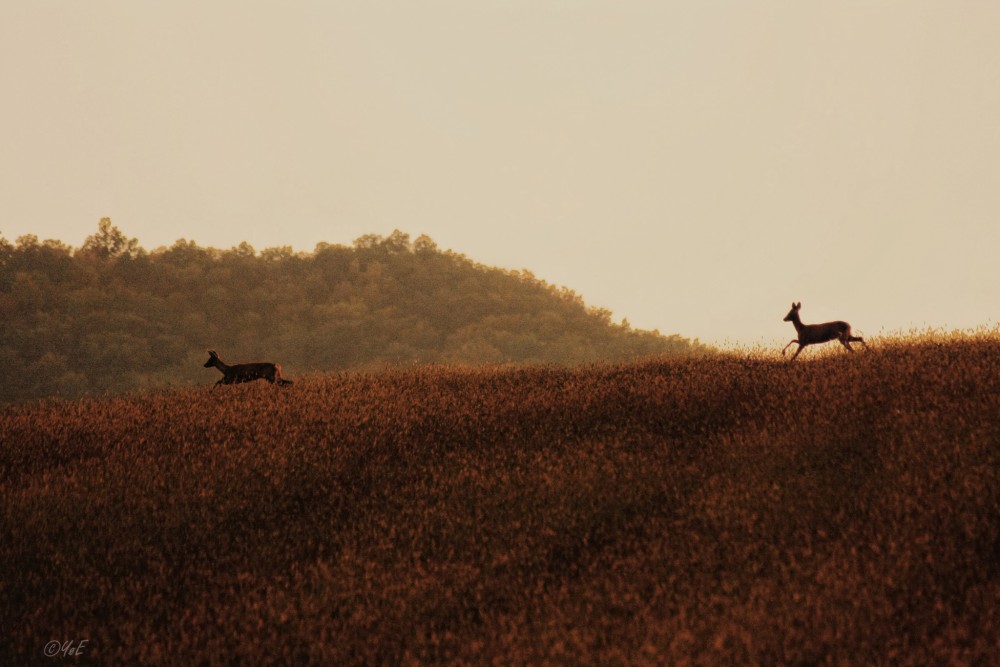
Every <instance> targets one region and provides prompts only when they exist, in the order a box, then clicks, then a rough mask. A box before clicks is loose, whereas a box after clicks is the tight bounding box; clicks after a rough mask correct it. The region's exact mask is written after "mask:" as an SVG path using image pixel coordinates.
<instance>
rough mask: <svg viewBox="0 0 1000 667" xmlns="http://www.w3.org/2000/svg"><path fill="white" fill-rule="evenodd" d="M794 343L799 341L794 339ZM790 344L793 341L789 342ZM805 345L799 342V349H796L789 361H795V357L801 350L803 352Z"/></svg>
mask: <svg viewBox="0 0 1000 667" xmlns="http://www.w3.org/2000/svg"><path fill="white" fill-rule="evenodd" d="M792 343H799V341H797V340H795V341H792ZM789 345H791V343H789ZM786 347H787V346H786ZM804 347H805V345H803V344H802V343H799V349H797V350H795V354H793V355H792V358H791V359H789V361H795V357H797V356H799V352H801V351H802V349H803V348H804Z"/></svg>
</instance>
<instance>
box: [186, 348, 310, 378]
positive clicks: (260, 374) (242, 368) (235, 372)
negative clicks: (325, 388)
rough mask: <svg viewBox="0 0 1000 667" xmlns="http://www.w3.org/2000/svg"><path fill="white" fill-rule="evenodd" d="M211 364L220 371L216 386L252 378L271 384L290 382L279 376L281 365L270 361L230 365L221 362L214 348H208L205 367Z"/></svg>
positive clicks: (209, 366)
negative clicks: (220, 374) (220, 376)
mask: <svg viewBox="0 0 1000 667" xmlns="http://www.w3.org/2000/svg"><path fill="white" fill-rule="evenodd" d="M212 366H215V367H216V368H218V369H219V370H220V371H222V379H221V380H219V381H218V382H216V383H215V386H216V387H218V386H219V385H220V384H239V383H241V382H253V381H254V380H267V381H268V382H270V383H272V384H274V383H278V384H279V385H281V386H285V385H289V384H292V381H291V380H286V379H285V378H283V377H281V366H279V365H278V364H272V363H270V362H258V363H253V364H233V365H232V366H230V365H229V364H225V363H223V362H222V359H219V355H217V354H216V353H215V350H209V351H208V361H206V362H205V368H211V367H212Z"/></svg>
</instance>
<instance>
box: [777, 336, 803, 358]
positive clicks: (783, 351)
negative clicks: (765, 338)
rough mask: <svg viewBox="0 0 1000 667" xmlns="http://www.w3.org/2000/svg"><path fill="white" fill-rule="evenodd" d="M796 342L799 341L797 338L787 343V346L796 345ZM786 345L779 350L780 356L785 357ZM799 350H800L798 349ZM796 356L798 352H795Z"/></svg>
mask: <svg viewBox="0 0 1000 667" xmlns="http://www.w3.org/2000/svg"><path fill="white" fill-rule="evenodd" d="M798 342H799V341H798V339H797V338H793V339H791V340H790V341H788V345H791V344H792V343H798ZM788 345H786V346H785V347H783V348H781V356H785V350H787V349H788ZM799 349H800V350H801V349H802V348H801V347H800V348H799ZM796 354H798V352H796Z"/></svg>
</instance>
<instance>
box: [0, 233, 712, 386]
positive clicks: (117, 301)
mask: <svg viewBox="0 0 1000 667" xmlns="http://www.w3.org/2000/svg"><path fill="white" fill-rule="evenodd" d="M0 317H2V318H3V321H4V328H3V330H2V331H0V362H2V364H3V367H4V368H7V369H15V374H16V375H17V381H16V382H7V383H4V384H3V385H2V388H0V401H3V402H10V401H18V400H25V399H32V398H39V397H45V396H56V395H58V396H64V397H75V396H79V395H82V394H86V393H103V392H117V391H123V390H129V389H136V388H151V387H159V386H166V385H187V384H197V383H205V384H209V383H210V382H214V380H215V378H214V377H211V376H209V375H208V374H207V373H204V372H203V369H202V363H203V362H204V358H203V357H204V355H205V350H206V349H209V348H212V349H216V350H218V351H219V353H220V354H222V355H224V356H225V357H226V358H228V359H232V360H233V361H234V362H238V361H241V360H252V359H254V358H257V357H261V358H263V357H267V358H269V359H274V360H276V361H280V362H281V363H282V364H283V366H284V368H285V373H286V374H288V375H290V376H293V375H295V374H300V373H308V372H323V371H334V370H340V369H348V368H373V367H381V366H385V365H399V364H405V365H410V364H426V363H456V364H483V363H550V364H580V363H589V362H596V361H621V360H625V359H631V358H637V357H643V356H650V355H664V354H667V355H676V354H684V353H688V352H691V351H693V350H696V349H700V348H701V346H700V345H699V344H698V343H697V341H690V340H688V339H685V338H681V337H680V336H677V335H667V336H665V335H661V334H660V333H659V332H655V331H654V332H648V331H638V330H634V329H632V328H631V327H629V326H628V325H627V324H626V323H622V324H620V325H619V324H615V323H613V322H612V321H611V317H610V313H609V312H608V311H606V310H602V309H597V308H590V307H588V306H587V305H586V304H585V303H584V302H583V299H582V298H581V297H580V296H579V295H577V294H575V293H574V292H572V291H571V290H568V289H566V288H559V287H555V286H552V285H549V284H547V283H545V282H544V281H542V280H539V279H537V278H535V277H534V276H532V275H531V274H530V273H528V272H525V271H509V270H504V269H497V268H492V267H488V266H484V265H482V264H478V263H475V262H473V261H471V260H469V259H468V258H466V257H465V256H463V255H461V254H458V253H455V252H452V251H450V250H440V249H439V248H438V247H437V245H436V244H435V243H434V242H433V241H432V240H431V239H430V238H428V237H427V236H419V237H417V238H416V240H413V241H411V240H410V236H409V235H408V234H405V233H403V232H400V231H398V230H397V231H394V232H393V233H392V234H390V235H389V236H387V237H382V236H378V235H375V234H368V235H365V236H362V237H360V238H358V239H357V240H355V241H354V243H353V244H352V245H351V246H344V245H333V244H328V243H320V244H318V245H317V246H316V248H315V250H314V251H313V252H311V253H302V252H299V253H296V252H293V251H292V249H291V248H290V247H277V248H268V249H265V250H263V251H261V252H257V251H255V250H254V249H253V248H252V247H251V246H250V245H248V244H247V243H241V244H240V245H238V246H236V247H234V248H231V249H229V250H217V249H214V248H205V247H201V246H198V245H197V244H196V243H195V242H193V241H188V240H184V239H181V240H178V241H177V242H176V243H174V244H173V245H172V246H170V247H169V248H158V249H156V250H153V251H151V252H150V251H146V250H145V249H143V248H142V247H141V246H140V245H139V242H138V240H136V239H130V238H128V237H127V236H126V235H125V234H123V233H122V232H121V230H119V229H118V228H117V227H115V226H114V225H113V224H112V223H111V220H110V219H108V218H104V219H102V220H101V222H100V224H99V226H98V230H97V232H96V233H95V234H93V235H92V236H89V237H88V238H87V239H86V240H85V242H84V244H83V245H82V247H80V248H72V247H70V246H68V245H66V244H65V243H62V242H60V241H53V240H46V241H39V240H38V238H37V237H35V236H32V235H28V236H22V237H20V238H18V239H17V241H16V242H15V243H13V244H12V243H10V242H9V241H7V240H6V239H4V238H2V237H0Z"/></svg>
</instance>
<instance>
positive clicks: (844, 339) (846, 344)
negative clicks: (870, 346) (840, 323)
mask: <svg viewBox="0 0 1000 667" xmlns="http://www.w3.org/2000/svg"><path fill="white" fill-rule="evenodd" d="M839 340H840V344H841V345H843V346H844V349H846V350H847V351H848V352H854V349H853V348H852V347H851V343H850V340H851V337H850V336H848V335H844V336H841V337H840V339H839Z"/></svg>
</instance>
